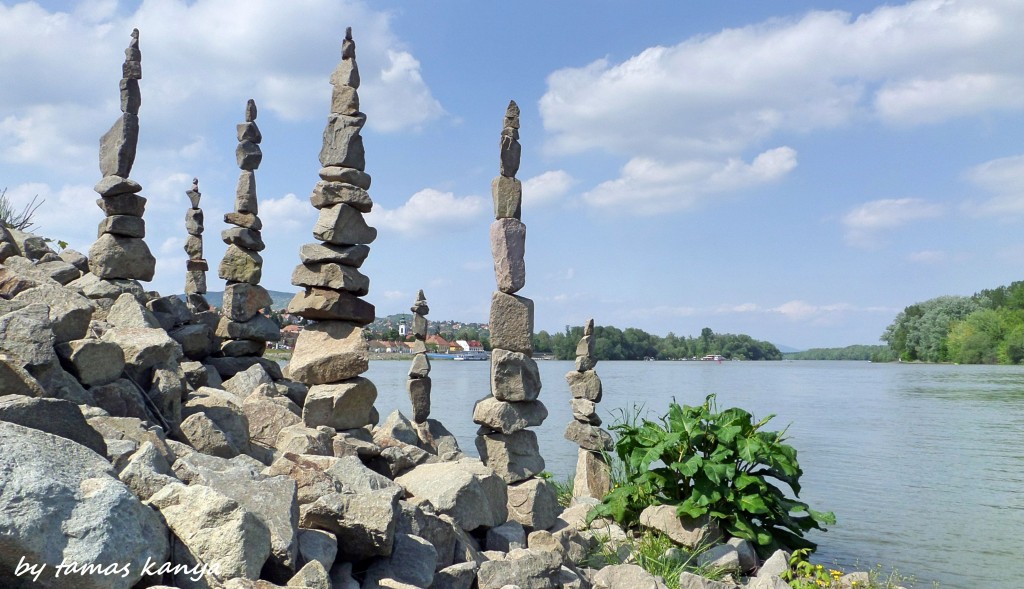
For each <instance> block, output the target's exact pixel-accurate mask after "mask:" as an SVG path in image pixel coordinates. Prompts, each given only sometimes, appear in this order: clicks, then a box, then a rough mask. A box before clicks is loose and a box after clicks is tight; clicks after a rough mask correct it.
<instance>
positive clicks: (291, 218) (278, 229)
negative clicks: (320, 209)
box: [259, 192, 318, 235]
mask: <svg viewBox="0 0 1024 589" xmlns="http://www.w3.org/2000/svg"><path fill="white" fill-rule="evenodd" d="M259 209H260V219H262V221H263V227H264V233H267V234H276V233H280V234H292V235H293V234H294V233H295V232H296V231H298V232H302V231H310V230H312V228H313V225H314V224H315V223H316V218H317V215H318V213H317V210H316V209H315V208H313V207H311V206H310V204H309V201H308V200H304V199H300V198H299V197H297V196H295V195H294V194H292V193H290V192H289V193H288V194H286V195H284V196H282V197H281V198H270V199H267V200H264V201H261V202H260V203H259Z"/></svg>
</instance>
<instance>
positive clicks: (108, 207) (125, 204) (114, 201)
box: [96, 186, 146, 217]
mask: <svg viewBox="0 0 1024 589" xmlns="http://www.w3.org/2000/svg"><path fill="white" fill-rule="evenodd" d="M139 190H142V187H141V186H140V187H139ZM96 205H97V206H98V207H99V208H100V210H101V211H103V214H104V215H107V216H110V215H132V216H134V217H141V216H142V215H143V214H145V212H146V197H144V196H139V195H138V194H130V193H126V194H112V195H109V196H104V197H103V198H97V199H96Z"/></svg>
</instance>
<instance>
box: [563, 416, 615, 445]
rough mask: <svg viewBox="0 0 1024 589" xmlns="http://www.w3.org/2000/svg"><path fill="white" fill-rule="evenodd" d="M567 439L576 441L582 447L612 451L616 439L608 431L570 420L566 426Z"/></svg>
mask: <svg viewBox="0 0 1024 589" xmlns="http://www.w3.org/2000/svg"><path fill="white" fill-rule="evenodd" d="M565 439H567V440H569V441H572V442H576V443H577V444H578V445H579V446H580V448H583V449H586V450H592V451H594V452H601V451H605V452H611V451H612V449H613V448H614V441H613V440H612V437H611V435H610V434H609V433H608V432H606V431H604V430H603V429H601V428H599V427H597V426H594V425H588V424H585V423H580V422H578V421H571V422H569V425H568V427H566V428H565Z"/></svg>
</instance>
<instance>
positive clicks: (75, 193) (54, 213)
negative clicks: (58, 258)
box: [6, 182, 103, 253]
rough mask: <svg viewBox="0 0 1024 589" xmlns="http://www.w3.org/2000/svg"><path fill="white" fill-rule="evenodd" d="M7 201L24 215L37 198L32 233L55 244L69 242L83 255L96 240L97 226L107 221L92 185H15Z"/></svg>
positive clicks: (8, 193)
mask: <svg viewBox="0 0 1024 589" xmlns="http://www.w3.org/2000/svg"><path fill="white" fill-rule="evenodd" d="M6 196H7V199H8V200H9V201H10V202H11V204H12V206H13V208H14V209H15V210H16V211H18V212H21V211H22V210H23V209H24V207H25V206H26V205H28V204H29V203H30V202H31V201H32V199H33V197H36V203H37V204H39V208H37V209H36V212H35V214H34V215H33V222H34V225H33V226H32V227H30V228H29V229H30V231H32V232H33V233H35V234H36V235H40V236H42V237H47V238H50V239H53V240H55V241H58V240H59V241H66V242H68V244H69V246H70V247H71V248H72V249H76V250H79V251H81V252H83V253H85V252H88V250H89V246H90V245H92V243H93V242H94V241H96V227H97V226H98V225H99V223H100V221H102V220H103V212H102V211H101V210H100V208H99V207H98V206H96V199H97V198H98V197H97V195H96V193H95V192H93V190H92V186H82V185H65V186H62V187H60V188H54V187H51V186H50V185H48V184H43V183H38V182H32V183H26V184H19V185H17V186H11V187H9V188H8V189H7V194H6Z"/></svg>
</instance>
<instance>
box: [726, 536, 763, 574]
mask: <svg viewBox="0 0 1024 589" xmlns="http://www.w3.org/2000/svg"><path fill="white" fill-rule="evenodd" d="M726 544H728V545H729V546H732V547H733V548H735V549H736V554H737V556H738V557H739V560H740V570H741V571H742V572H744V573H749V572H751V571H753V570H754V569H756V568H757V552H756V551H755V550H754V545H753V543H751V542H750V541H749V540H744V539H742V538H729V539H728V540H727V541H726Z"/></svg>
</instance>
